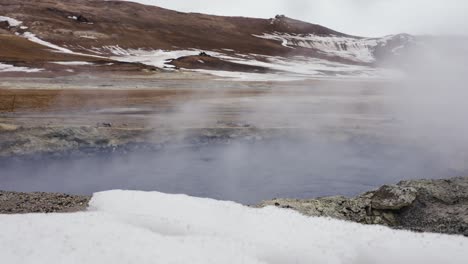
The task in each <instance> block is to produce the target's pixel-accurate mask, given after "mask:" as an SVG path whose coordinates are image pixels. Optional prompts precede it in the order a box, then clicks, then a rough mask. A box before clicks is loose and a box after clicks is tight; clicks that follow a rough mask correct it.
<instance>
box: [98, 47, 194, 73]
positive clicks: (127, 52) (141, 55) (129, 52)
mask: <svg viewBox="0 0 468 264" xmlns="http://www.w3.org/2000/svg"><path fill="white" fill-rule="evenodd" d="M103 50H104V51H109V52H111V53H112V54H114V55H115V56H112V57H110V58H111V59H113V60H118V61H124V62H140V63H143V64H146V65H150V66H155V67H159V68H173V67H174V66H172V65H168V64H166V63H167V62H168V61H169V60H171V59H177V58H179V57H183V56H192V55H198V54H199V53H200V52H201V51H200V50H173V51H168V50H143V49H123V48H121V47H119V46H104V47H102V49H98V50H95V49H93V50H92V51H93V52H95V51H98V52H101V53H102V51H103Z"/></svg>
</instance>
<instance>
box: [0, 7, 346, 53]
mask: <svg viewBox="0 0 468 264" xmlns="http://www.w3.org/2000/svg"><path fill="white" fill-rule="evenodd" d="M0 12H1V13H2V15H5V16H9V17H13V18H15V19H18V20H20V21H23V25H24V26H27V27H29V28H28V29H27V31H30V32H32V33H34V34H36V35H37V36H38V37H39V38H41V39H44V40H46V41H48V42H52V43H54V44H57V45H61V46H67V48H70V49H72V50H74V51H81V52H83V51H84V52H89V49H91V48H93V47H102V46H106V45H109V46H117V45H118V46H119V47H122V48H134V49H138V48H142V49H165V50H176V49H193V48H195V49H203V50H219V49H232V50H234V51H235V52H237V53H241V54H249V53H254V54H262V55H274V56H290V55H307V56H313V57H324V58H325V57H326V58H327V59H330V60H338V61H346V59H343V58H338V57H330V56H328V55H324V54H321V53H318V52H317V51H316V50H313V49H306V48H296V49H290V48H287V47H283V46H282V45H281V43H280V42H278V41H275V40H268V39H261V38H258V37H255V36H253V35H262V34H264V33H272V32H284V33H290V34H312V33H313V34H316V35H330V34H334V35H344V34H342V33H339V32H336V31H333V30H331V29H328V28H326V27H323V26H320V25H315V24H310V23H305V22H301V21H298V20H293V19H290V18H287V17H278V19H256V18H245V17H222V16H213V15H204V14H195V13H181V12H176V11H172V10H167V9H163V8H159V7H155V6H146V5H141V4H137V3H132V2H126V1H100V0H99V1H93V0H59V1H48V0H22V1H10V0H0ZM71 16H76V17H80V19H78V20H74V19H70V18H69V17H71ZM84 35H87V36H90V35H92V36H95V37H96V38H97V39H90V38H83V37H82V36H84Z"/></svg>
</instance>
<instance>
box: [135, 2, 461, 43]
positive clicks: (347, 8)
mask: <svg viewBox="0 0 468 264" xmlns="http://www.w3.org/2000/svg"><path fill="white" fill-rule="evenodd" d="M133 2H139V3H143V4H151V5H156V6H160V7H165V8H169V9H174V10H179V11H183V12H199V13H208V14H216V15H227V16H247V17H261V18H272V17H274V16H275V15H276V14H285V15H287V16H289V17H292V18H297V19H301V20H304V21H308V22H311V23H316V24H321V25H324V26H326V27H330V28H332V29H335V30H337V31H341V32H344V33H347V34H354V35H358V36H369V37H377V36H384V35H389V34H397V33H410V34H418V35H421V34H431V35H440V34H442V35H466V32H468V22H467V20H466V14H468V2H467V1H464V0H411V1H405V0H392V1H387V0H294V1H287V0H256V1H247V0H238V1H227V0H203V1H184V0H133Z"/></svg>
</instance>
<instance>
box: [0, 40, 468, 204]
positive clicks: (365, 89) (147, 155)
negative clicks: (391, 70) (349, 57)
mask: <svg viewBox="0 0 468 264" xmlns="http://www.w3.org/2000/svg"><path fill="white" fill-rule="evenodd" d="M466 47H468V46H467V45H466V40H465V39H463V38H454V39H442V38H429V39H425V42H424V44H421V45H417V46H415V48H414V49H413V50H412V51H411V52H409V53H408V54H406V55H405V56H404V57H403V58H402V59H401V60H400V61H399V62H398V64H399V65H402V66H401V67H402V70H403V71H404V73H405V75H404V76H405V77H404V78H402V79H398V80H394V81H385V82H381V81H375V82H374V81H372V82H369V81H362V82H359V81H351V82H350V81H338V82H326V81H320V82H317V81H310V82H303V83H288V82H283V83H275V84H271V83H270V84H269V83H263V84H259V83H256V84H252V85H253V86H252V89H259V88H260V89H261V92H259V93H255V94H249V95H242V96H238V97H232V96H229V94H228V92H227V91H229V89H228V90H226V86H227V87H229V84H227V83H225V82H221V83H219V87H218V86H217V85H216V82H214V84H213V83H210V84H208V83H207V85H211V86H213V87H212V88H213V94H212V96H210V97H209V98H206V97H203V96H202V94H197V93H195V94H194V95H193V96H191V97H189V98H186V100H183V101H180V102H179V103H178V104H177V105H176V107H174V108H172V109H171V111H169V112H167V113H165V114H164V115H163V116H162V117H161V116H158V117H156V116H155V117H154V118H152V117H151V116H149V119H148V120H149V121H148V123H147V126H150V127H158V126H159V125H161V124H163V125H164V127H166V128H169V129H172V130H173V131H175V132H174V133H175V134H177V138H178V140H176V141H174V142H172V143H171V144H166V145H164V146H161V147H160V148H158V150H155V151H134V152H130V153H120V152H115V153H113V154H112V153H101V154H96V155H91V156H89V157H80V158H76V157H73V156H70V157H68V156H66V155H65V156H64V157H62V158H59V159H57V158H53V157H48V156H41V157H34V158H33V159H32V160H26V161H21V160H9V159H7V160H2V161H0V162H1V167H2V168H3V169H2V174H1V182H2V188H4V189H10V190H19V191H53V192H68V193H78V194H91V193H92V192H95V191H101V190H108V189H116V188H117V189H137V190H149V191H150V190H156V191H162V192H169V193H186V194H190V195H195V196H201V197H211V198H216V199H223V200H234V201H238V202H242V203H247V204H252V203H257V202H259V201H260V200H264V199H270V198H274V197H292V198H311V197H317V196H326V195H347V196H352V195H356V194H358V193H361V192H364V191H367V190H370V189H373V188H375V187H378V186H380V185H382V184H392V183H396V182H398V181H400V180H408V179H420V178H445V177H454V176H464V175H466V173H467V172H468V170H467V169H468V168H467V167H468V166H466V164H467V160H468V159H467V158H468V153H467V150H468V122H467V121H468V118H467V114H466V113H467V110H468V104H466V102H465V101H466V98H468V97H467V96H468V94H467V93H468V92H467V90H466V83H467V81H468V80H467V79H468V74H467V73H468V68H467V66H466V64H465V61H466V59H467V58H468V56H467V55H468V51H467V48H466ZM393 63H395V62H393ZM198 85H200V84H198ZM221 86H222V87H221ZM232 86H235V85H234V84H232ZM243 86H244V88H249V84H248V83H245V84H243ZM220 122H221V123H223V122H224V123H227V122H231V123H235V126H237V127H239V126H240V127H242V126H244V125H246V126H248V127H250V128H252V129H253V131H256V132H252V133H251V134H249V135H242V136H232V134H239V133H240V132H239V131H240V130H239V129H232V130H228V132H223V133H221V134H222V136H220V139H216V140H215V139H213V137H212V136H207V135H206V134H204V135H196V136H193V135H191V134H192V133H193V131H192V130H191V128H215V127H217V126H219V123H220ZM270 130H273V131H275V132H272V133H270V132H268V131H270ZM262 131H263V132H262ZM278 131H279V133H277V132H278ZM215 138H216V137H215Z"/></svg>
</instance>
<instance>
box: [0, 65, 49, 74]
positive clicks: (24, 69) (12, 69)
mask: <svg viewBox="0 0 468 264" xmlns="http://www.w3.org/2000/svg"><path fill="white" fill-rule="evenodd" d="M42 70H43V69H35V68H28V67H18V66H14V65H9V64H3V63H0V72H40V71H42Z"/></svg>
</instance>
